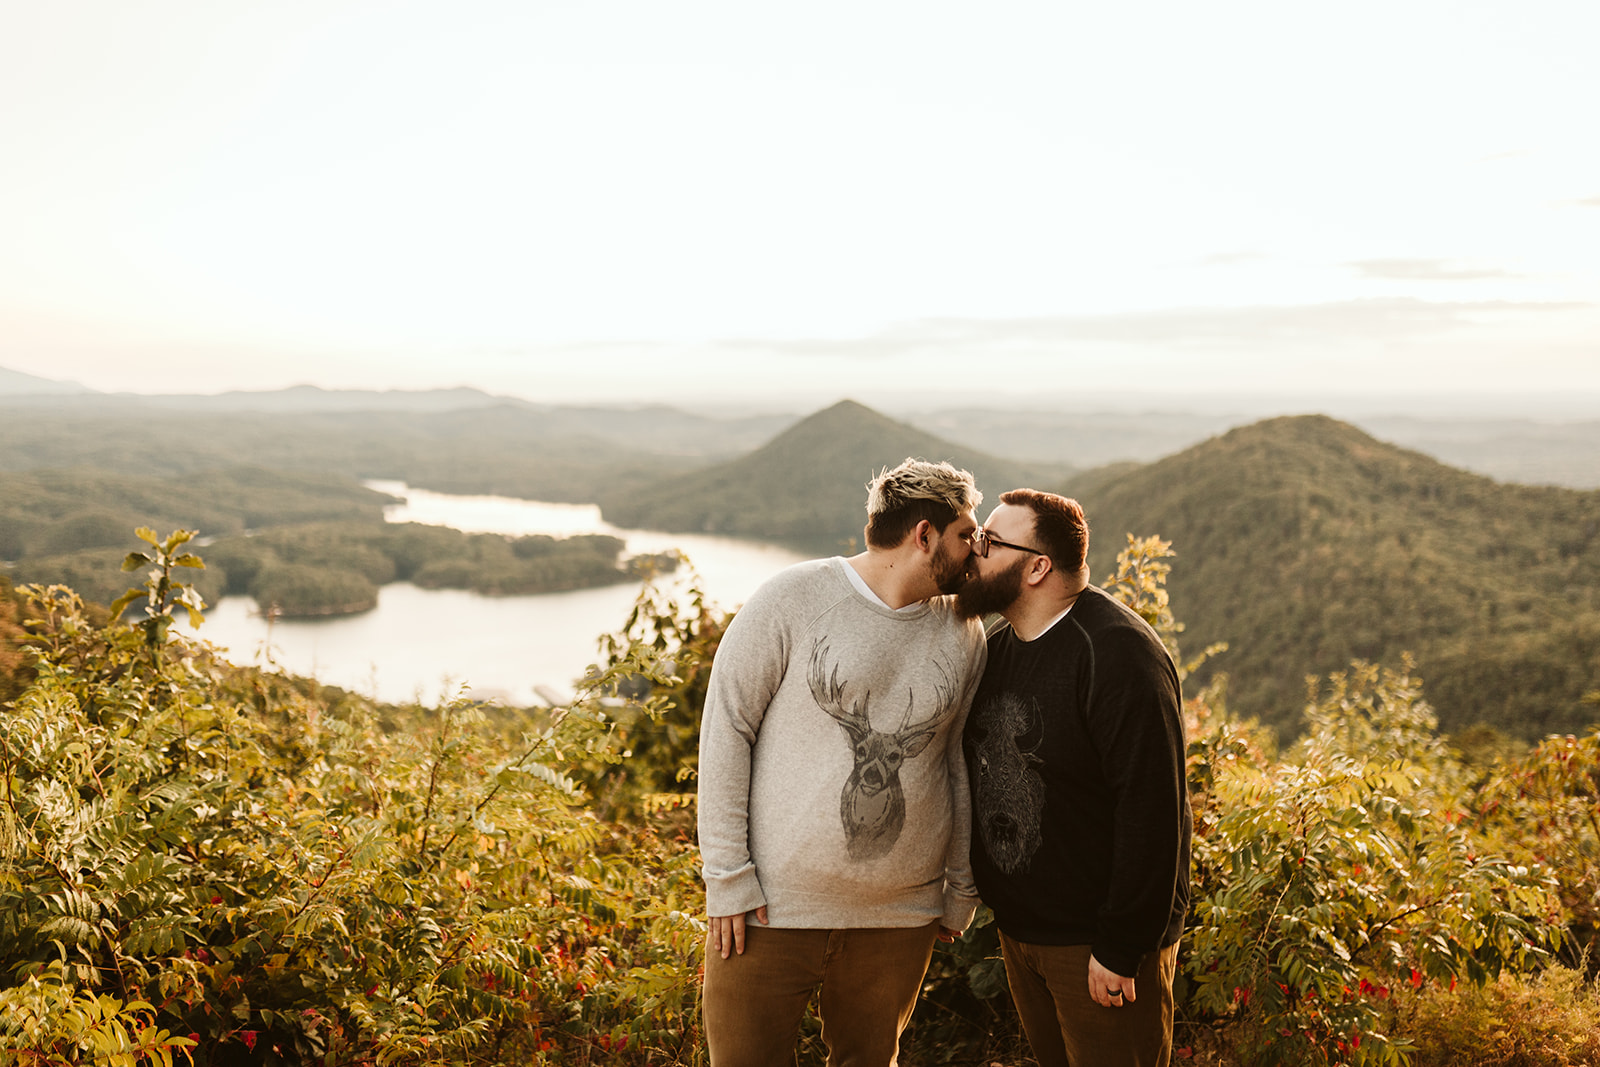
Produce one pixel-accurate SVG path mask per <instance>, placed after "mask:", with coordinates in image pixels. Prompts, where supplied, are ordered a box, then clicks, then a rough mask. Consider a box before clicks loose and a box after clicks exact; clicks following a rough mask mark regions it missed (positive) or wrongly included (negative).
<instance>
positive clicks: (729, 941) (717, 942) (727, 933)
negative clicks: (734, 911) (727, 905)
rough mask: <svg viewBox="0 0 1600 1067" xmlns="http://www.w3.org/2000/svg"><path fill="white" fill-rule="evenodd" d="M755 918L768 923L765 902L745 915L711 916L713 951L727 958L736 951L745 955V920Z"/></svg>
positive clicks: (763, 923)
mask: <svg viewBox="0 0 1600 1067" xmlns="http://www.w3.org/2000/svg"><path fill="white" fill-rule="evenodd" d="M750 918H754V919H755V921H756V922H758V923H760V924H761V925H762V926H765V925H767V906H766V905H765V904H763V905H761V907H759V908H757V909H756V910H755V911H752V912H746V913H745V914H744V915H713V916H712V917H711V931H710V938H711V951H712V952H716V953H720V954H721V956H722V958H723V959H727V958H728V957H729V956H731V955H733V954H734V953H736V952H737V953H738V954H739V955H741V956H743V955H744V924H745V920H747V919H750Z"/></svg>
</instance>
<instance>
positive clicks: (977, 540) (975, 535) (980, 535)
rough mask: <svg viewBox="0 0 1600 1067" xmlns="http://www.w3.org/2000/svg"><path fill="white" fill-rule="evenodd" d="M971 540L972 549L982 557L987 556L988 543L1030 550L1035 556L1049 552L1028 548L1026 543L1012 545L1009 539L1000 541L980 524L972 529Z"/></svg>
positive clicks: (1024, 550)
mask: <svg viewBox="0 0 1600 1067" xmlns="http://www.w3.org/2000/svg"><path fill="white" fill-rule="evenodd" d="M971 542H972V551H973V552H974V553H976V554H977V555H978V556H979V557H980V558H982V559H988V558H989V546H990V545H999V546H1000V547H1001V548H1014V549H1016V550H1017V551H1018V552H1032V553H1033V554H1034V555H1036V556H1048V555H1049V554H1050V553H1048V552H1040V551H1039V550H1038V549H1037V548H1029V547H1028V546H1027V545H1014V544H1012V543H1011V542H1010V541H1002V540H1000V538H998V537H996V536H995V535H994V534H992V533H990V532H989V531H988V530H985V529H984V528H983V527H982V526H980V527H978V528H977V529H976V530H974V531H972V537H971Z"/></svg>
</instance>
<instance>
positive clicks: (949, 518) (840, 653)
mask: <svg viewBox="0 0 1600 1067" xmlns="http://www.w3.org/2000/svg"><path fill="white" fill-rule="evenodd" d="M982 499H983V498H982V495H981V494H980V493H979V492H978V490H977V487H976V486H975V485H974V484H973V480H972V475H970V474H968V473H967V472H966V471H962V470H957V469H956V468H955V467H952V466H951V465H950V464H948V463H929V462H926V461H923V460H916V459H907V460H906V461H905V462H903V463H901V464H900V465H899V466H897V467H895V468H894V469H892V470H886V471H884V472H882V473H881V474H880V475H879V476H878V477H877V478H876V479H874V480H873V481H872V482H871V483H870V485H869V486H868V497H867V524H866V530H865V539H866V545H867V548H866V551H865V552H862V553H861V554H859V555H856V556H852V557H850V558H848V559H846V558H843V557H839V556H835V557H832V558H830V559H820V560H811V561H809V562H806V563H800V564H796V565H795V566H793V567H789V568H787V569H786V570H784V571H782V572H780V573H779V574H777V575H776V576H774V577H773V578H771V579H769V580H768V581H767V582H766V583H764V584H763V585H762V586H761V588H759V589H758V590H756V592H755V593H754V594H753V595H752V596H751V597H750V599H749V601H748V602H747V603H746V604H745V605H744V607H743V608H742V609H740V611H739V613H738V614H737V615H736V616H735V617H734V619H733V621H732V622H731V623H730V624H729V626H728V630H727V632H726V633H725V634H724V635H723V638H722V642H721V645H720V646H719V648H718V650H717V655H716V660H715V662H714V663H713V665H712V670H711V680H710V687H709V690H708V691H707V694H706V704H705V712H704V715H703V717H702V721H701V724H700V792H699V819H700V851H701V858H702V863H703V872H704V875H705V882H706V910H707V913H708V915H709V917H710V930H709V933H708V936H707V944H706V968H705V996H704V1013H705V1028H706V1041H707V1045H708V1046H709V1051H710V1054H711V1063H712V1067H776V1065H779V1064H792V1063H793V1061H794V1048H795V1042H796V1039H797V1037H798V1035H799V1027H800V1021H801V1018H802V1017H803V1015H804V1013H805V1009H806V1005H807V1004H808V1003H809V1002H810V999H811V997H812V996H813V995H814V994H815V995H817V996H818V997H819V1010H820V1014H821V1017H822V1037H823V1041H824V1042H825V1043H826V1044H827V1046H828V1050H829V1054H828V1062H829V1063H830V1064H852V1065H869V1067H878V1065H883V1067H890V1065H892V1064H894V1063H895V1062H896V1057H897V1054H898V1046H899V1040H900V1034H901V1032H902V1031H903V1030H904V1029H905V1025H906V1023H907V1021H908V1020H909V1019H910V1017H911V1010H912V1008H913V1007H914V1006H915V1004H916V1000H917V992H918V990H919V988H920V987H921V984H922V978H923V975H924V974H925V973H926V971H927V968H928V961H929V959H930V958H931V957H932V954H933V945H934V942H935V940H937V939H943V940H947V941H948V940H952V939H954V938H955V937H957V936H959V934H960V932H961V931H963V930H965V929H966V927H967V924H968V923H969V922H970V921H971V920H972V914H973V912H974V910H975V909H976V907H977V900H976V896H975V891H974V888H973V884H972V876H971V870H970V866H969V856H968V832H969V826H970V820H969V816H968V808H967V805H968V796H969V793H968V788H967V780H966V767H965V762H964V760H963V759H962V754H961V728H962V723H963V722H964V720H965V718H966V714H967V708H968V707H969V706H970V704H971V702H972V694H973V690H974V688H975V687H976V685H977V681H978V678H979V676H980V674H981V672H982V668H983V655H984V644H983V631H982V628H981V627H980V626H979V624H978V623H977V622H976V621H975V620H971V619H966V620H963V619H960V618H958V617H957V615H956V613H955V611H954V606H953V603H952V601H951V600H950V598H949V597H948V594H952V593H955V592H956V591H957V590H958V589H959V588H960V587H961V583H962V581H963V580H964V578H965V574H966V570H967V563H968V560H969V557H970V555H971V546H970V544H969V541H968V538H969V537H970V536H971V534H972V532H973V531H974V530H975V529H977V525H978V524H977V520H976V518H975V517H974V509H976V507H977V505H978V504H979V503H980V502H981V501H982Z"/></svg>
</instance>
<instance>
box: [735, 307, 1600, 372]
mask: <svg viewBox="0 0 1600 1067" xmlns="http://www.w3.org/2000/svg"><path fill="white" fill-rule="evenodd" d="M1594 306H1595V305H1592V304H1587V303H1573V302H1567V303H1555V302H1545V303H1534V302H1514V301H1503V300H1479V301H1464V302H1454V303H1446V302H1439V301H1428V300H1417V299H1414V298H1409V297H1407V298H1393V299H1372V300H1348V301H1342V302H1337V303H1326V304H1303V305H1291V306H1285V307H1236V308H1169V309H1162V310H1155V311H1139V312H1124V313H1119V314H1114V315H1079V316H1061V317H1048V318H1029V319H1004V320H984V319H922V320H918V321H915V322H908V323H903V324H901V325H899V326H895V327H892V328H890V329H888V330H885V331H883V332H882V333H879V334H875V335H872V336H868V337H861V338H850V339H814V340H783V341H777V340H760V339H740V340H727V341H724V342H721V345H720V347H726V348H738V349H742V350H744V351H746V352H748V351H751V350H758V351H766V352H770V353H773V354H775V355H785V356H798V357H808V356H814V357H846V358H893V357H899V356H905V355H911V354H915V353H928V352H938V351H971V352H977V351H985V352H996V351H1000V350H1008V349H1009V350H1035V351H1037V350H1042V349H1052V350H1053V349H1070V348H1077V347H1105V346H1107V345H1111V346H1123V345H1127V346H1152V345H1153V346H1160V347H1162V348H1168V349H1170V348H1202V349H1214V348H1232V349H1240V350H1264V349H1280V348H1282V347H1284V346H1286V345H1294V344H1301V343H1304V344H1315V345H1318V346H1323V347H1326V346H1338V345H1340V344H1347V343H1366V342H1372V341H1390V340H1415V339H1422V338H1432V337H1441V336H1445V335H1450V334H1457V333H1460V332H1463V331H1467V330H1470V329H1472V328H1474V327H1477V326H1479V325H1482V324H1483V323H1484V322H1485V321H1486V320H1489V319H1504V318H1506V317H1508V316H1512V317H1517V316H1521V317H1526V316H1541V315H1551V314H1554V313H1557V312H1570V311H1574V310H1586V309H1592V308H1593V307H1594Z"/></svg>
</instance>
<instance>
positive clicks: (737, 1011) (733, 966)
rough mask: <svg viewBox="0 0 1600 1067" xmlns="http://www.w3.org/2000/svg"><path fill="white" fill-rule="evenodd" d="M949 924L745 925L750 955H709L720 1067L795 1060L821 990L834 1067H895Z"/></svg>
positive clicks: (715, 1066)
mask: <svg viewBox="0 0 1600 1067" xmlns="http://www.w3.org/2000/svg"><path fill="white" fill-rule="evenodd" d="M938 931H939V921H938V920H934V921H933V922H931V923H929V924H928V925H927V926H918V927H913V928H911V929H890V930H872V929H856V930H774V929H772V928H770V927H766V926H761V925H760V924H758V923H755V922H751V923H748V924H747V925H746V926H745V935H744V936H745V947H744V954H743V955H742V956H741V955H735V956H732V957H730V958H728V959H723V958H722V956H721V954H720V953H716V952H712V951H711V950H710V948H709V947H708V948H707V950H706V984H705V1004H704V1009H705V1026H706V1044H707V1046H708V1047H709V1050H710V1053H711V1065H712V1067H779V1065H790V1067H792V1065H793V1063H794V1049H795V1041H796V1040H797V1039H798V1037H799V1034H800V1020H801V1019H802V1018H803V1017H804V1016H805V1010H806V1005H807V1004H808V1003H809V1002H810V1000H811V997H812V994H813V993H815V992H817V990H818V989H819V988H820V990H821V993H820V999H819V1004H818V1007H819V1009H820V1011H819V1014H820V1015H821V1016H822V1040H823V1042H824V1043H825V1044H826V1045H827V1046H828V1067H893V1064H894V1063H895V1059H896V1057H897V1056H898V1055H899V1046H900V1032H901V1031H902V1030H904V1029H905V1027H906V1023H907V1022H909V1021H910V1019H911V1009H912V1008H914V1007H915V1006H916V1003H917V993H918V991H919V989H920V988H921V986H922V976H923V975H924V974H926V973H927V971H928V961H929V960H930V959H931V958H932V957H933V943H934V939H935V938H936V937H937V936H938Z"/></svg>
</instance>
